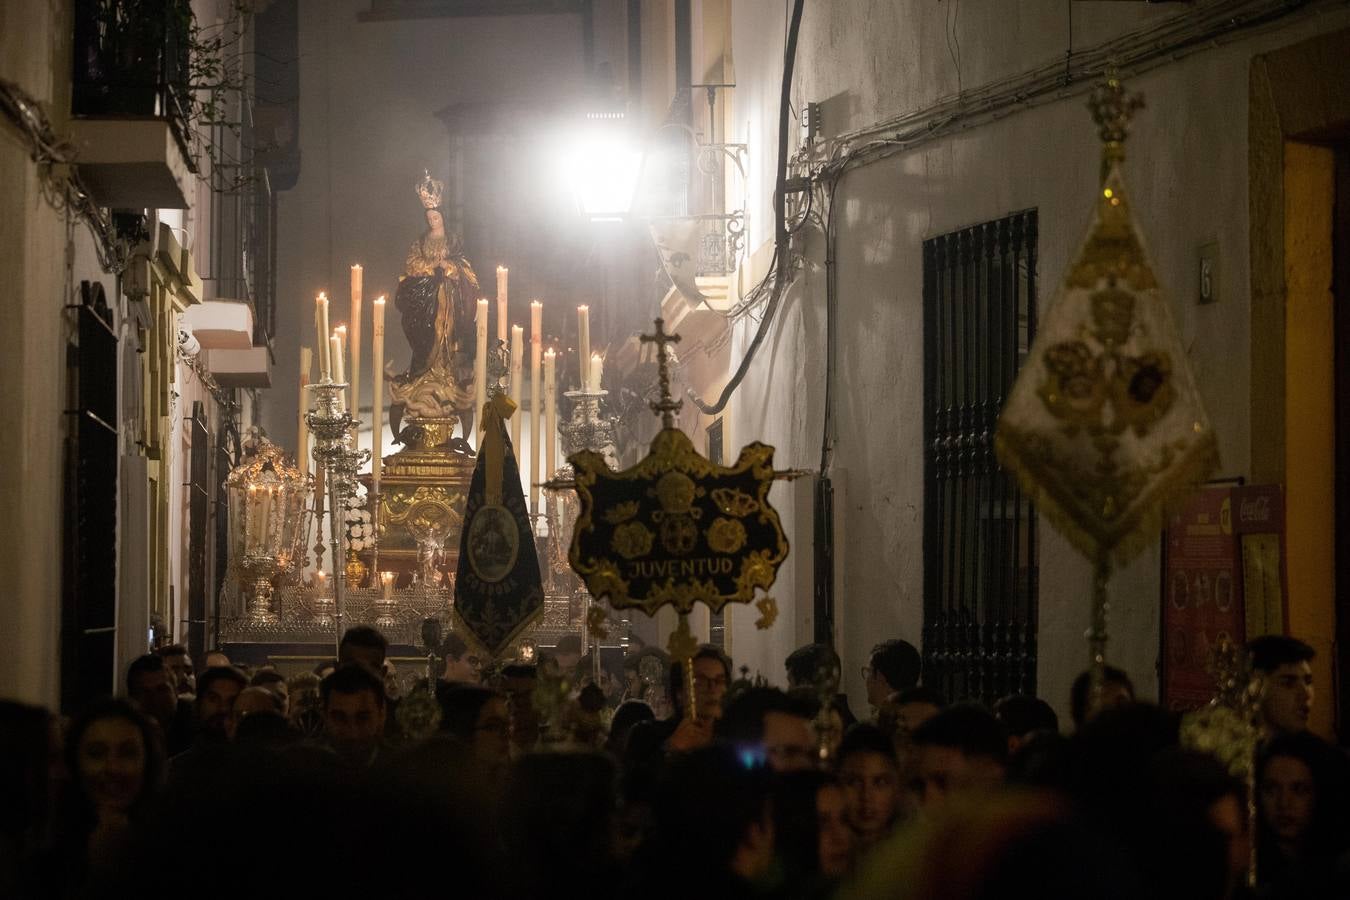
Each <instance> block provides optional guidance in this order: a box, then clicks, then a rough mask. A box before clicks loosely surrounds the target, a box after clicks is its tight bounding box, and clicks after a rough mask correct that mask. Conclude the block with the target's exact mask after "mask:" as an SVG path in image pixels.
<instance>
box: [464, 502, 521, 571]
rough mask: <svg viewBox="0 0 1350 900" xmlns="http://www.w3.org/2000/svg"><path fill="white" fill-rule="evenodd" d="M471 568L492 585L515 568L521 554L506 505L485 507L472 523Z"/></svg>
mask: <svg viewBox="0 0 1350 900" xmlns="http://www.w3.org/2000/svg"><path fill="white" fill-rule="evenodd" d="M468 545H469V546H468V549H469V565H471V566H473V571H474V574H476V575H477V576H478V577H479V578H481V579H483V580H484V581H486V582H489V583H495V582H498V581H501V580H502V579H503V578H505V577H506V576H507V574H508V573H509V572H510V571H511V570H512V568H514V567H515V564H516V554H517V553H518V552H519V551H520V534H519V532H518V530H517V528H516V520H515V518H514V517H513V516H512V515H511V513H510V512H509V511H508V510H507V509H506V507H504V506H499V505H492V506H483V507H480V508H479V509H478V511H477V512H475V513H474V516H473V521H472V522H470V523H469V539H468Z"/></svg>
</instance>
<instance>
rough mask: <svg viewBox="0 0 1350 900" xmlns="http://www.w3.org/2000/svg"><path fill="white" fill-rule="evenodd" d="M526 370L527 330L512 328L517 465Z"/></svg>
mask: <svg viewBox="0 0 1350 900" xmlns="http://www.w3.org/2000/svg"><path fill="white" fill-rule="evenodd" d="M524 370H525V329H524V328H521V327H520V326H519V325H512V326H511V401H512V402H513V403H515V404H516V414H515V415H513V416H512V417H511V451H512V452H513V453H515V455H516V460H517V462H516V464H517V465H519V464H520V463H519V460H520V423H521V421H522V420H523V419H524V418H525V413H524V412H522V411H521V409H520V401H521V399H522V398H523V397H524V396H525V391H524V390H523V388H524V385H523V384H521V373H522V372H523V371H524Z"/></svg>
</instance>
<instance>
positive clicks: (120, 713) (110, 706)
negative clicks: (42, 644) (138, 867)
mask: <svg viewBox="0 0 1350 900" xmlns="http://www.w3.org/2000/svg"><path fill="white" fill-rule="evenodd" d="M66 767H67V770H68V771H69V773H70V778H69V781H68V782H67V784H66V790H65V792H64V795H63V796H62V798H61V807H60V810H59V814H58V821H59V823H60V827H59V829H58V836H59V837H58V840H59V841H60V843H59V844H58V846H57V853H58V856H59V861H58V862H59V866H60V869H59V876H60V877H61V878H63V879H65V880H66V883H67V885H68V886H70V887H73V886H75V885H78V884H80V883H82V882H84V881H86V880H88V881H91V882H92V881H96V880H97V879H98V878H99V877H100V876H101V875H102V874H105V873H107V872H109V871H110V870H111V869H113V868H115V867H116V866H117V865H118V861H119V860H120V859H121V858H122V855H123V853H124V852H125V849H126V847H127V846H128V845H129V844H130V843H131V841H132V839H133V838H134V836H135V833H136V831H137V829H138V828H139V827H140V826H141V824H142V821H143V818H144V816H145V814H146V812H147V809H148V807H149V806H150V801H151V800H152V798H153V797H154V796H155V793H156V792H157V791H158V789H159V787H160V784H161V779H162V774H163V768H164V755H163V747H162V746H161V744H160V738H159V733H158V731H156V729H155V727H154V726H153V725H152V724H151V723H150V720H148V719H147V718H145V717H144V716H143V715H141V714H140V712H138V711H137V710H136V709H135V708H134V707H133V706H131V704H129V703H127V702H126V701H124V700H105V701H103V702H101V703H98V704H95V705H94V706H92V707H90V708H89V709H87V710H86V711H85V712H84V713H82V714H81V715H80V716H79V717H78V718H76V719H75V720H74V721H73V722H72V723H71V725H70V729H69V731H68V732H67V733H66Z"/></svg>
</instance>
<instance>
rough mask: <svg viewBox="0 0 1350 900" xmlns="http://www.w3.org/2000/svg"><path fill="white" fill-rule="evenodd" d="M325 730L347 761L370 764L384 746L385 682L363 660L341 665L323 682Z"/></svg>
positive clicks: (356, 766) (362, 766)
mask: <svg viewBox="0 0 1350 900" xmlns="http://www.w3.org/2000/svg"><path fill="white" fill-rule="evenodd" d="M319 696H320V703H321V706H322V709H323V727H324V734H325V736H326V737H327V739H328V743H329V744H330V745H331V746H332V748H333V749H334V750H335V751H337V754H338V756H339V757H340V758H341V759H342V761H343V763H345V764H346V765H347V766H349V767H350V768H352V769H365V768H369V767H370V766H371V765H372V764H373V763H374V762H375V760H376V757H378V756H379V754H380V751H381V749H382V747H383V736H384V724H385V713H386V701H385V696H384V682H383V681H381V680H380V678H379V676H377V675H376V674H375V673H374V672H372V671H370V670H369V669H367V668H366V667H365V666H364V665H361V664H348V665H344V666H339V667H338V668H337V671H335V672H334V673H333V674H332V675H329V676H328V677H327V678H325V679H324V680H323V684H321V685H320V686H319Z"/></svg>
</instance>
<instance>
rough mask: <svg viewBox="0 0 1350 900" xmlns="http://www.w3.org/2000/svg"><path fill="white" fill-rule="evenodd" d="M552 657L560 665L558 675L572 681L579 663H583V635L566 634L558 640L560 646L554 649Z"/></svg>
mask: <svg viewBox="0 0 1350 900" xmlns="http://www.w3.org/2000/svg"><path fill="white" fill-rule="evenodd" d="M552 655H553V661H554V662H555V663H557V664H558V674H559V675H561V676H562V677H564V678H566V679H568V680H569V681H570V680H571V679H572V677H573V673H574V672H576V668H577V663H579V662H581V635H578V634H564V635H563V636H562V637H560V638H558V645H557V646H556V647H554V648H553V654H552Z"/></svg>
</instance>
